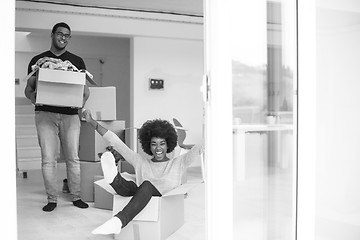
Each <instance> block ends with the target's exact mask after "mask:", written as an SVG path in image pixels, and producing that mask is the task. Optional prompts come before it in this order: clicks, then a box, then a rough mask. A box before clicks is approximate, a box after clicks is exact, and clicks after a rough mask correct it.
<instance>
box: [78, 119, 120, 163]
mask: <svg viewBox="0 0 360 240" xmlns="http://www.w3.org/2000/svg"><path fill="white" fill-rule="evenodd" d="M98 123H99V124H100V125H101V126H103V127H105V128H107V129H109V130H111V131H112V132H114V133H115V134H116V135H117V136H118V137H119V138H120V139H121V140H122V141H124V142H125V121H122V120H116V121H98ZM107 146H109V142H108V141H107V140H105V139H104V138H103V137H102V136H101V135H100V134H99V133H98V132H96V130H95V129H94V128H93V127H92V126H91V125H90V123H87V122H81V128H80V149H79V158H80V160H82V161H93V162H96V161H100V158H99V156H98V153H103V152H105V151H106V149H105V148H106V147H107Z"/></svg>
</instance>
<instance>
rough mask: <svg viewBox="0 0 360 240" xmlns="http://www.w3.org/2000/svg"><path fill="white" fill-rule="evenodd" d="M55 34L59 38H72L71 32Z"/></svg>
mask: <svg viewBox="0 0 360 240" xmlns="http://www.w3.org/2000/svg"><path fill="white" fill-rule="evenodd" d="M55 35H56V37H58V38H65V39H66V40H68V39H70V38H71V36H70V34H63V33H62V32H56V33H55Z"/></svg>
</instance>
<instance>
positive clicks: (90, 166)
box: [80, 161, 103, 202]
mask: <svg viewBox="0 0 360 240" xmlns="http://www.w3.org/2000/svg"><path fill="white" fill-rule="evenodd" d="M102 174H103V172H102V169H101V163H100V162H88V161H80V179H81V182H80V192H81V199H82V200H83V201H85V202H93V201H94V180H95V176H99V175H102Z"/></svg>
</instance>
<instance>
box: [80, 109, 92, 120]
mask: <svg viewBox="0 0 360 240" xmlns="http://www.w3.org/2000/svg"><path fill="white" fill-rule="evenodd" d="M82 117H83V118H84V119H85V121H86V122H90V121H91V120H93V118H92V116H91V112H90V110H86V109H84V108H83V109H82Z"/></svg>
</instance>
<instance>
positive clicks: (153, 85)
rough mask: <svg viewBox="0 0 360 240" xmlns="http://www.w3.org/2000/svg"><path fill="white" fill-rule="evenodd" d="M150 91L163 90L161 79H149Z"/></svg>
mask: <svg viewBox="0 0 360 240" xmlns="http://www.w3.org/2000/svg"><path fill="white" fill-rule="evenodd" d="M149 80H150V89H164V80H163V79H154V78H150V79H149Z"/></svg>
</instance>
